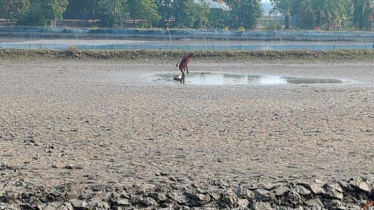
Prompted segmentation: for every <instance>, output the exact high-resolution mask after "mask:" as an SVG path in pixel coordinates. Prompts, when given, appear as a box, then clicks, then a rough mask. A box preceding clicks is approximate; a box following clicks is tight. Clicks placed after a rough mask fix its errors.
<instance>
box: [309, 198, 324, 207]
mask: <svg viewBox="0 0 374 210" xmlns="http://www.w3.org/2000/svg"><path fill="white" fill-rule="evenodd" d="M304 204H305V205H307V206H309V207H321V208H324V207H325V206H324V205H323V202H322V200H321V199H320V198H312V199H309V200H306V201H304Z"/></svg>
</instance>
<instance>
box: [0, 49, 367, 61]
mask: <svg viewBox="0 0 374 210" xmlns="http://www.w3.org/2000/svg"><path fill="white" fill-rule="evenodd" d="M184 53H186V52H185V51H163V50H136V51H130V50H79V49H78V48H70V49H68V50H66V51H59V50H7V49H2V50H0V59H33V60H34V59H35V60H39V59H95V60H100V59H101V60H142V59H149V60H175V59H179V58H180V57H181V56H182V55H183V54H184ZM195 55H196V59H197V60H215V61H264V62H272V61H301V62H304V61H305V62H308V61H309V62H313V61H327V62H328V61H344V62H349V61H373V60H374V50H331V51H303V50H287V51H195Z"/></svg>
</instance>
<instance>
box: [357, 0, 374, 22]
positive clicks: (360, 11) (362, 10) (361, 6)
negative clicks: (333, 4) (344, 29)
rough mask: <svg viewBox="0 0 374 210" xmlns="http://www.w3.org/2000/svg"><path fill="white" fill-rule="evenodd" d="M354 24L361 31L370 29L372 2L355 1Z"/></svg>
mask: <svg viewBox="0 0 374 210" xmlns="http://www.w3.org/2000/svg"><path fill="white" fill-rule="evenodd" d="M353 3H354V11H353V23H354V25H355V26H356V27H357V28H359V29H364V28H369V16H370V14H371V9H370V0H354V1H353Z"/></svg>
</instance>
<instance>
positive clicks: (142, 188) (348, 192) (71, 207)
mask: <svg viewBox="0 0 374 210" xmlns="http://www.w3.org/2000/svg"><path fill="white" fill-rule="evenodd" d="M1 167H2V170H7V169H11V167H7V166H6V165H4V164H3V165H2V166H1ZM12 170H14V169H12ZM160 176H166V177H167V178H168V179H170V182H169V183H167V184H162V185H156V184H145V185H132V186H121V187H120V186H103V185H97V186H91V187H89V188H80V189H78V188H76V186H74V185H70V184H66V185H64V186H58V187H55V188H54V189H45V188H44V187H43V186H38V187H36V186H33V184H32V183H27V182H23V181H20V180H17V181H15V182H6V183H2V184H1V185H0V187H1V191H0V209H9V210H12V209H14V210H17V209H33V210H34V209H35V210H44V209H45V210H50V209H51V210H52V209H62V210H75V209H79V210H89V209H95V210H107V209H119V210H121V209H177V210H178V209H183V210H188V209H194V210H200V209H243V210H245V209H248V210H271V209H277V210H288V209H308V210H319V209H336V210H344V209H352V210H353V209H357V210H359V209H362V207H364V206H365V205H366V204H367V203H368V201H370V199H372V198H373V195H374V188H373V187H374V184H373V181H372V180H364V179H362V178H355V179H350V180H348V181H343V182H334V183H324V182H323V181H321V180H318V179H316V180H315V181H314V182H298V181H297V180H293V181H288V182H274V183H267V184H259V185H250V186H248V185H240V186H237V187H233V186H229V185H228V184H227V183H226V182H225V181H224V180H212V182H211V183H209V184H208V185H205V186H198V185H194V184H192V185H190V184H184V183H183V182H182V183H181V182H178V180H176V179H175V178H174V177H169V176H167V175H165V174H162V175H160Z"/></svg>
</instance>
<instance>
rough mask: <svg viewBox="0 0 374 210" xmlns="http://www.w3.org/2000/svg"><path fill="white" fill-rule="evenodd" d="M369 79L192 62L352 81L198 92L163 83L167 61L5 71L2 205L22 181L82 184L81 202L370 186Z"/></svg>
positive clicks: (315, 67) (337, 67)
mask: <svg viewBox="0 0 374 210" xmlns="http://www.w3.org/2000/svg"><path fill="white" fill-rule="evenodd" d="M373 68H374V64H373V63H309V64H308V63H307V64H256V63H246V62H238V63H230V62H226V63H220V62H218V63H217V62H212V63H204V62H202V61H192V63H191V64H190V71H212V72H227V73H241V74H264V75H266V74H271V75H284V76H299V77H318V78H338V79H345V80H348V81H349V83H348V84H333V85H326V84H325V85H275V86H271V85H266V86H259V85H255V84H252V85H228V86H193V85H180V84H177V83H163V82H162V81H159V80H157V79H156V77H155V75H157V74H160V73H169V72H175V73H178V71H177V69H176V68H175V64H173V63H166V62H162V61H159V62H151V63H149V62H145V61H142V62H119V61H115V62H110V61H32V62H22V61H13V60H4V61H2V62H1V65H0V87H1V88H0V165H3V167H0V177H1V179H0V194H1V192H2V185H3V189H4V188H6V186H7V185H9V183H17V182H22V183H29V184H32V185H33V186H43V188H45V189H53V188H55V187H57V186H62V185H66V184H74V186H75V190H76V191H77V192H80V191H82V190H83V189H87V187H90V186H97V185H102V186H125V185H133V184H136V185H140V186H142V185H143V186H144V185H146V184H154V185H158V184H165V183H166V184H167V183H175V182H177V183H181V184H194V185H199V186H206V185H209V184H210V183H212V182H213V181H214V180H221V181H224V182H225V183H227V185H228V186H233V187H235V186H239V185H257V184H259V183H271V182H278V181H287V180H297V181H300V182H302V181H310V180H315V179H318V180H322V181H323V182H332V181H336V180H348V179H349V178H352V177H357V176H360V177H364V178H372V177H373V176H374V164H373V160H374V151H373V148H372V147H373V136H374V112H373V108H374V103H373V98H374V90H373V88H374V71H373ZM186 79H187V80H188V76H187V78H186ZM21 185H24V184H21ZM0 197H1V196H0Z"/></svg>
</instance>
